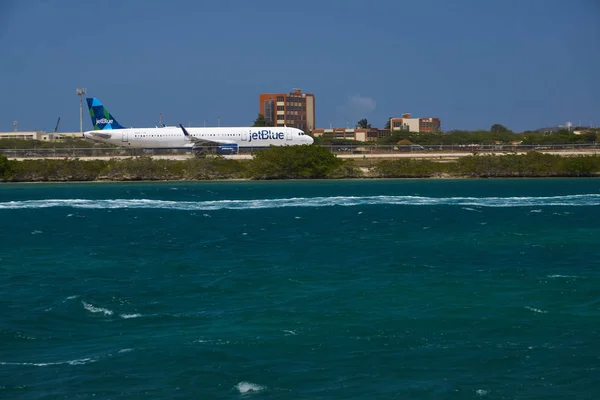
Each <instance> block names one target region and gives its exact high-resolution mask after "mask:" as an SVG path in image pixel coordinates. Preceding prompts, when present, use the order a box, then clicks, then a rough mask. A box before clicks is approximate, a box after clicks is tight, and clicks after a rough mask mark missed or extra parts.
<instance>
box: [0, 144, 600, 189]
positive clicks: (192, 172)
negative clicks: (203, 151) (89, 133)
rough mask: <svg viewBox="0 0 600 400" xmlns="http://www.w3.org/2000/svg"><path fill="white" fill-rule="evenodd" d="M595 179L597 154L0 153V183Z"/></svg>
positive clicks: (300, 149) (308, 150)
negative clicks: (238, 156)
mask: <svg viewBox="0 0 600 400" xmlns="http://www.w3.org/2000/svg"><path fill="white" fill-rule="evenodd" d="M597 175H600V156H596V155H593V156H572V157H563V156H559V155H552V154H542V153H536V152H530V153H527V154H522V155H513V154H510V155H486V156H479V155H473V156H467V157H462V158H460V159H458V160H456V161H454V162H438V161H430V160H417V159H399V160H384V161H379V162H372V163H370V164H369V165H368V166H361V165H360V161H358V162H357V161H354V160H342V159H340V158H337V157H336V156H335V155H334V154H332V153H331V152H329V151H328V150H327V149H325V148H322V147H319V146H289V147H272V148H269V149H265V150H262V151H260V152H258V153H256V155H255V157H254V159H252V160H229V159H225V158H223V157H209V158H191V159H187V160H163V159H152V158H151V157H135V158H128V159H120V160H117V159H111V160H89V161H87V160H80V159H76V158H75V159H68V158H65V159H39V160H23V161H13V160H8V159H7V158H6V157H4V156H1V155H0V182H82V181H169V180H178V181H180V180H226V179H250V180H270V179H345V178H515V177H591V176H597Z"/></svg>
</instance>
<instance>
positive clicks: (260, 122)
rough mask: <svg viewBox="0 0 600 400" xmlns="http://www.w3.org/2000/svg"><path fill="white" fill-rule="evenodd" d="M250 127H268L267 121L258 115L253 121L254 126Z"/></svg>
mask: <svg viewBox="0 0 600 400" xmlns="http://www.w3.org/2000/svg"><path fill="white" fill-rule="evenodd" d="M252 126H258V127H262V126H270V125H269V123H268V121H267V120H266V119H265V116H264V115H262V114H258V117H257V118H256V119H255V120H254V125H252Z"/></svg>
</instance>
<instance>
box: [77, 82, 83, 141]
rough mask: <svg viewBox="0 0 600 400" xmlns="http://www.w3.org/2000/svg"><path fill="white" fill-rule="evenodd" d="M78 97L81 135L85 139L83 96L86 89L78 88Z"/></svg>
mask: <svg viewBox="0 0 600 400" xmlns="http://www.w3.org/2000/svg"><path fill="white" fill-rule="evenodd" d="M75 92H76V93H77V96H79V133H80V134H81V137H83V95H84V94H85V88H77V89H76V91H75Z"/></svg>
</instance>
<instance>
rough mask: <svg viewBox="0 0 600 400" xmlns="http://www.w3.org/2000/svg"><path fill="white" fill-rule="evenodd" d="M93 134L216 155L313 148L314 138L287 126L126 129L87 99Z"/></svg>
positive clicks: (117, 141)
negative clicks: (248, 150)
mask: <svg viewBox="0 0 600 400" xmlns="http://www.w3.org/2000/svg"><path fill="white" fill-rule="evenodd" d="M87 103H88V108H89V109H90V116H91V117H92V124H93V125H94V130H93V131H86V132H84V133H83V135H84V137H85V138H86V139H91V140H94V141H99V142H105V143H110V144H114V145H117V146H121V147H131V148H134V147H135V148H145V149H151V148H154V149H157V148H160V149H191V150H193V151H196V152H198V153H203V152H204V151H206V150H207V149H208V148H216V152H217V154H237V153H238V151H239V148H260V147H269V146H294V145H303V144H307V145H310V144H312V143H313V142H314V140H313V138H312V137H310V136H309V135H307V134H305V133H304V132H303V131H301V130H300V129H296V128H288V127H261V128H257V127H233V128H229V127H223V128H185V127H184V126H183V125H181V124H180V125H179V127H169V126H165V127H156V128H125V127H123V126H121V124H119V123H118V122H117V120H116V119H115V118H114V117H113V116H112V115H111V114H110V113H109V112H108V110H107V109H106V108H104V106H103V105H102V103H100V101H99V100H98V99H97V98H95V97H94V98H88V99H87Z"/></svg>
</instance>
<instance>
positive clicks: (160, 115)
mask: <svg viewBox="0 0 600 400" xmlns="http://www.w3.org/2000/svg"><path fill="white" fill-rule="evenodd" d="M158 126H159V127H160V128H162V126H163V122H162V113H160V114H159V117H158Z"/></svg>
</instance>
